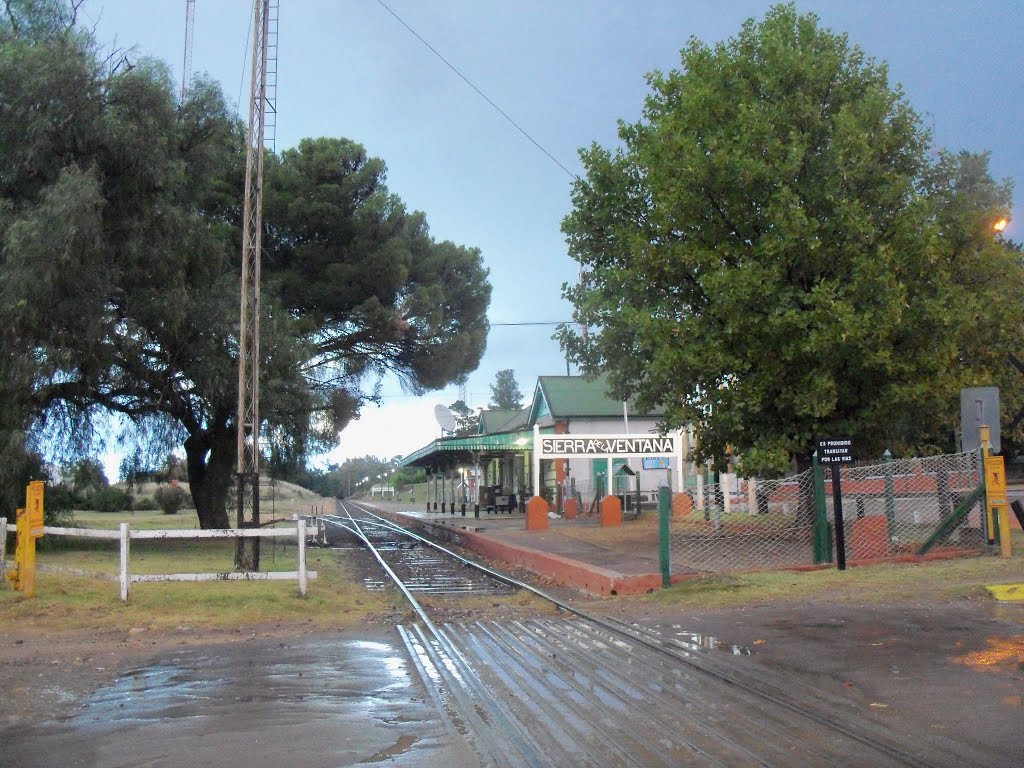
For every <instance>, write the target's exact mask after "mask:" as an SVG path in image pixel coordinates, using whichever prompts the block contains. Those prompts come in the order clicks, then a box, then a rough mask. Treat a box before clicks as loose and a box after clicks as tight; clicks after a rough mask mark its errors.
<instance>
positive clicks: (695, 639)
mask: <svg viewBox="0 0 1024 768" xmlns="http://www.w3.org/2000/svg"><path fill="white" fill-rule="evenodd" d="M672 637H674V638H675V639H676V640H677V641H678V642H680V643H682V644H683V645H686V646H688V647H689V648H690V649H691V650H694V651H698V650H705V651H721V652H723V653H728V654H730V655H731V656H750V655H751V650H750V648H749V647H747V646H745V645H736V644H735V643H725V642H722V641H721V640H719V639H718V638H717V637H713V636H712V635H703V634H700V633H699V632H688V631H686V630H684V629H683V626H682V625H681V624H673V625H672Z"/></svg>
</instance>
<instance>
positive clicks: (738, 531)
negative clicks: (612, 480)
mask: <svg viewBox="0 0 1024 768" xmlns="http://www.w3.org/2000/svg"><path fill="white" fill-rule="evenodd" d="M727 477H728V481H727V482H722V483H710V484H704V483H700V484H698V485H697V486H696V487H695V488H693V487H691V488H688V490H687V492H686V493H684V494H676V495H675V497H674V500H673V513H672V524H671V529H670V530H671V533H670V540H669V549H670V561H671V567H672V571H673V572H674V573H683V574H685V573H697V572H706V571H712V572H715V571H725V570H730V571H736V570H760V569H771V568H788V567H794V566H801V565H814V564H824V563H830V562H833V560H834V558H835V545H834V532H835V508H834V502H833V494H832V488H831V484H830V479H831V478H830V471H829V470H826V469H823V468H821V467H816V468H812V469H809V470H807V471H806V472H803V473H802V474H800V475H796V476H794V477H788V478H784V479H781V480H762V479H754V478H735V477H731V476H727ZM840 486H841V490H842V509H843V522H844V531H845V540H846V547H845V553H846V559H847V560H854V561H856V560H870V559H879V558H881V559H884V558H891V557H897V556H900V555H907V554H920V553H923V552H925V551H934V550H936V549H937V548H942V547H946V548H950V547H952V548H958V549H963V548H981V547H982V546H983V544H984V536H983V532H982V522H983V521H982V514H981V510H982V504H983V500H982V493H981V488H980V486H981V472H980V458H979V456H978V454H977V453H961V454H954V455H948V456H934V457H929V458H923V459H905V460H899V461H886V462H882V463H877V464H870V465H863V466H844V467H842V469H841V470H840Z"/></svg>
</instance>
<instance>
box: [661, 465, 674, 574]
mask: <svg viewBox="0 0 1024 768" xmlns="http://www.w3.org/2000/svg"><path fill="white" fill-rule="evenodd" d="M671 517H672V489H671V488H668V487H667V486H664V485H663V486H661V487H660V488H659V489H658V542H659V544H660V546H659V548H658V555H659V557H658V559H659V560H660V561H661V586H662V587H670V586H672V574H671V562H670V560H669V546H668V544H669V533H670V528H669V521H670V519H671Z"/></svg>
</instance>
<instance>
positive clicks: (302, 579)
mask: <svg viewBox="0 0 1024 768" xmlns="http://www.w3.org/2000/svg"><path fill="white" fill-rule="evenodd" d="M298 549H299V594H300V595H302V596H303V597H305V596H306V587H307V586H308V584H309V579H308V578H307V576H306V521H305V520H304V519H302V518H299V547H298Z"/></svg>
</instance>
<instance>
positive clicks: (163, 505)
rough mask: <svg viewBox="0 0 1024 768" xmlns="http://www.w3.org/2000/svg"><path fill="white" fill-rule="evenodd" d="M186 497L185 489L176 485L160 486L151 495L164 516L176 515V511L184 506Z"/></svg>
mask: <svg viewBox="0 0 1024 768" xmlns="http://www.w3.org/2000/svg"><path fill="white" fill-rule="evenodd" d="M187 497H188V494H187V493H185V489H183V488H181V487H180V486H177V485H161V486H160V487H159V488H157V489H156V492H155V493H154V494H153V500H154V501H155V502H156V503H157V506H159V507H160V509H162V510H163V513H164V514H165V515H174V514H177V512H178V510H179V509H181V508H182V507H183V506H185V499H186V498H187Z"/></svg>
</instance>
